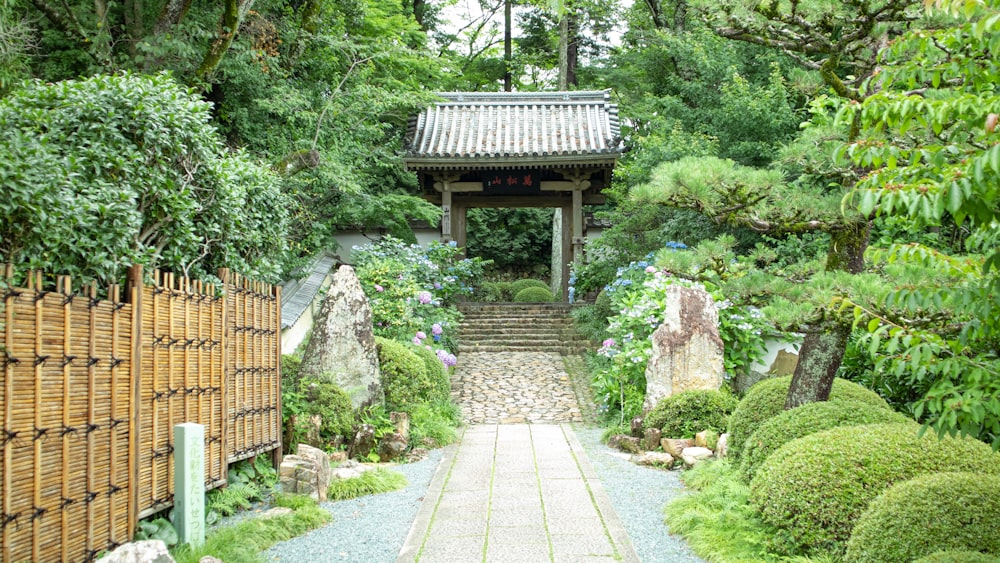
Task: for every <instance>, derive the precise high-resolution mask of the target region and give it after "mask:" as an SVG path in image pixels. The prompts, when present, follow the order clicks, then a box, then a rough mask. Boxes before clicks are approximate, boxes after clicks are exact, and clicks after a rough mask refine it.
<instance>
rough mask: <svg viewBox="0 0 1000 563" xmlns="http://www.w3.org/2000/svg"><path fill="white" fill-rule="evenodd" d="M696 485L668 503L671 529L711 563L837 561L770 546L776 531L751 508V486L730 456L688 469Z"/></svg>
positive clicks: (690, 482) (688, 477) (687, 479)
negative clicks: (792, 554)
mask: <svg viewBox="0 0 1000 563" xmlns="http://www.w3.org/2000/svg"><path fill="white" fill-rule="evenodd" d="M683 481H684V484H686V485H687V486H688V487H689V488H691V489H693V491H692V492H691V493H690V494H687V495H684V496H682V497H680V498H678V499H676V500H674V501H673V502H671V503H670V504H668V505H667V508H666V511H665V513H666V522H667V526H669V527H670V531H671V533H674V534H677V535H679V536H681V537H683V538H684V539H685V540H687V542H688V545H690V546H691V549H693V550H694V552H695V553H696V554H697V555H698V556H699V557H701V558H703V559H705V560H706V561H709V562H713V563H716V562H717V563H757V562H765V563H769V562H799V563H836V562H838V561H839V559H836V558H833V557H812V558H806V557H784V556H781V555H777V554H774V553H771V552H769V551H768V542H769V540H770V538H772V537H773V536H774V534H775V533H776V531H775V530H773V529H771V528H770V527H769V526H767V525H766V524H764V523H763V522H762V521H761V520H760V519H759V518H758V517H757V514H756V513H755V512H754V511H753V509H752V508H750V504H749V502H748V501H749V498H750V486H749V485H747V484H746V483H744V482H743V481H742V480H741V479H740V475H739V471H738V469H737V468H736V467H733V466H732V465H731V464H730V463H729V462H728V461H724V460H723V461H712V462H705V463H700V464H698V465H696V466H695V467H693V468H692V469H689V470H688V471H685V472H684V476H683Z"/></svg>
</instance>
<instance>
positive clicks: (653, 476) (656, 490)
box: [575, 427, 703, 563]
mask: <svg viewBox="0 0 1000 563" xmlns="http://www.w3.org/2000/svg"><path fill="white" fill-rule="evenodd" d="M575 431H576V435H577V437H578V438H579V439H580V443H581V444H583V448H584V449H585V450H587V457H589V458H590V463H591V465H592V466H593V467H594V471H596V472H597V476H598V477H599V478H600V479H601V484H602V485H603V486H604V490H605V491H606V492H607V494H608V497H610V498H611V504H613V505H614V507H615V511H616V512H617V513H618V518H619V519H621V521H622V524H623V525H624V526H625V531H626V532H628V535H629V537H630V538H632V545H633V547H635V551H636V553H638V554H639V559H641V560H642V561H643V562H644V563H696V562H702V561H703V559H701V558H699V557H698V556H697V555H695V554H694V552H692V551H691V548H689V547H688V545H687V543H686V542H685V541H684V540H683V539H681V538H680V537H677V536H672V535H670V530H669V529H668V528H667V525H666V524H664V522H663V508H664V507H665V506H666V505H667V503H668V502H670V501H671V500H672V499H674V498H676V497H677V496H679V495H681V494H683V491H682V489H683V487H684V486H683V485H682V484H681V482H680V472H678V471H663V470H661V469H653V468H651V467H641V466H638V465H635V464H633V463H632V462H630V461H628V456H624V457H622V456H621V452H618V451H616V450H612V449H611V448H609V447H607V446H606V445H605V444H603V443H602V442H601V434H602V432H603V430H602V429H600V428H594V427H577V428H576V429H575Z"/></svg>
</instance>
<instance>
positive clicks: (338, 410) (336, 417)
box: [294, 379, 354, 444]
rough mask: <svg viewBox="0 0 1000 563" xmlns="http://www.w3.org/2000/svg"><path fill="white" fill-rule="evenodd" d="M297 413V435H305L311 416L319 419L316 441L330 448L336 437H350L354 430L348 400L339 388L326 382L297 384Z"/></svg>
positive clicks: (349, 398)
mask: <svg viewBox="0 0 1000 563" xmlns="http://www.w3.org/2000/svg"><path fill="white" fill-rule="evenodd" d="M294 398H295V400H296V404H297V408H296V409H295V410H297V411H299V418H298V420H299V428H297V429H296V431H297V432H300V433H302V432H305V428H306V427H307V426H308V417H309V416H310V415H319V416H320V418H321V419H322V423H321V426H320V427H319V437H320V439H321V440H323V442H325V443H327V444H329V443H331V442H335V441H336V438H337V437H338V436H343V437H347V436H350V435H351V431H352V430H353V428H354V405H353V404H352V403H351V397H350V396H348V394H347V393H345V392H344V391H343V390H342V389H341V388H340V387H337V386H336V385H335V384H333V383H330V382H328V381H319V380H315V379H303V380H302V381H301V382H300V384H299V393H298V394H297V396H296V397H294Z"/></svg>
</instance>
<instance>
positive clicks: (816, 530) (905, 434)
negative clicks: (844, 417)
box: [750, 422, 1000, 555]
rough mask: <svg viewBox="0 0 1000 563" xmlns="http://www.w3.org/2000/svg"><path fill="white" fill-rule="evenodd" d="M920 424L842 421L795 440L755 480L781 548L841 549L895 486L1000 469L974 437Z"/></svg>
mask: <svg viewBox="0 0 1000 563" xmlns="http://www.w3.org/2000/svg"><path fill="white" fill-rule="evenodd" d="M919 428H920V426H919V425H918V424H917V423H916V422H909V423H904V424H871V425H868V424H866V425H860V426H843V427H839V428H832V429H830V430H825V431H823V432H817V433H815V434H810V435H808V436H805V437H803V438H799V439H798V440H792V441H791V442H788V443H787V444H785V445H784V446H782V447H780V448H779V449H778V450H777V451H775V452H774V453H773V454H771V456H770V457H768V458H767V461H765V462H764V464H763V465H761V466H760V468H759V469H758V471H757V475H756V476H755V477H754V479H753V481H751V483H750V505H751V507H753V508H754V509H755V510H756V511H757V512H759V513H760V515H761V518H762V519H763V520H764V522H766V523H768V524H771V525H772V526H774V527H776V528H779V529H781V530H782V533H781V534H778V535H777V536H776V537H775V538H774V544H775V548H776V549H778V550H781V551H784V552H785V553H787V554H789V555H791V554H795V553H797V552H799V551H805V552H815V553H823V552H829V553H832V554H834V555H840V554H842V553H843V552H844V549H845V547H846V544H847V540H848V539H849V538H850V536H851V531H852V529H853V528H854V524H855V523H856V522H857V521H858V518H860V517H861V514H862V513H864V511H865V510H866V509H867V508H868V505H869V503H871V501H872V500H874V499H875V498H876V497H877V496H878V495H880V494H881V493H882V492H883V491H885V490H886V489H888V488H889V487H890V486H892V485H894V484H896V483H900V482H902V481H907V480H909V479H913V478H914V477H918V476H920V475H926V474H929V473H938V472H941V471H971V472H979V473H991V474H996V473H1000V454H997V453H994V452H993V451H992V450H991V449H990V447H989V446H988V445H986V444H984V443H983V442H980V441H978V440H975V439H972V438H964V439H960V438H951V437H946V438H944V439H941V440H939V439H938V438H937V437H936V435H934V434H933V433H930V432H928V433H926V434H925V435H924V436H923V437H922V438H918V437H917V433H918V430H919Z"/></svg>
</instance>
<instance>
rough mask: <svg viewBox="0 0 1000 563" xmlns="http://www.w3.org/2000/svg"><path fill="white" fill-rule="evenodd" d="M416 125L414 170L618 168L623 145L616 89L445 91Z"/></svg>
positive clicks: (411, 140)
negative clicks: (554, 166)
mask: <svg viewBox="0 0 1000 563" xmlns="http://www.w3.org/2000/svg"><path fill="white" fill-rule="evenodd" d="M441 97H443V98H445V101H442V102H438V103H436V104H435V105H434V106H432V107H430V108H427V109H426V110H424V111H423V112H422V113H420V114H419V115H418V116H416V117H415V118H413V119H411V120H410V127H409V130H408V132H407V138H406V144H405V148H404V153H403V160H404V162H405V163H406V166H407V167H408V168H410V169H411V170H416V169H447V168H490V167H496V166H498V165H501V166H502V165H508V166H531V165H536V166H537V165H543V164H554V163H558V162H566V163H569V164H573V163H586V164H594V163H601V164H613V163H614V161H615V160H616V159H617V158H618V156H619V155H620V154H621V153H622V151H623V149H624V145H623V144H622V140H621V131H620V127H619V123H618V106H617V105H616V104H612V103H611V95H610V92H609V91H581V92H536V93H510V92H501V93H479V92H452V93H446V94H441Z"/></svg>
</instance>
